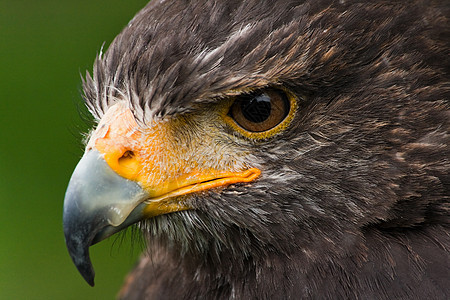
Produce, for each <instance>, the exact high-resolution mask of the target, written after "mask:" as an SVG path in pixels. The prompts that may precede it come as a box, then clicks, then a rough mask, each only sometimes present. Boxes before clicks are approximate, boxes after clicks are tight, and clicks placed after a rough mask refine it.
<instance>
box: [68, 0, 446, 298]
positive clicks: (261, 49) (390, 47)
mask: <svg viewBox="0 0 450 300" xmlns="http://www.w3.org/2000/svg"><path fill="white" fill-rule="evenodd" d="M448 18H449V5H448V2H447V1H370V2H367V1H260V0H258V1H253V0H246V1H211V0H208V1H206V0H205V1H151V2H150V3H149V4H148V5H147V6H146V7H145V8H144V9H143V10H142V11H141V12H139V13H138V14H137V15H136V17H135V18H134V19H133V20H132V21H131V22H130V23H129V25H128V26H127V27H126V28H125V29H124V30H123V31H122V33H120V34H119V35H118V36H117V38H116V39H115V40H114V41H113V43H112V44H111V45H110V47H109V49H108V50H107V51H106V52H105V53H104V54H101V55H99V57H98V59H97V60H96V62H95V67H94V72H93V75H92V76H90V75H88V76H87V78H86V80H85V82H84V97H85V100H86V103H87V105H88V107H89V108H90V111H91V112H92V113H93V115H94V116H95V118H96V119H97V120H100V119H102V117H103V115H104V114H105V113H106V111H107V109H108V107H111V106H112V105H113V104H114V103H116V102H117V101H125V102H126V103H127V105H128V106H129V107H130V108H131V110H132V112H133V114H134V116H135V118H136V120H137V122H138V123H139V124H140V125H141V126H142V127H143V128H146V127H151V126H152V125H151V124H153V123H152V122H157V121H158V120H161V119H164V120H166V119H174V118H179V117H180V116H185V115H189V116H191V115H193V116H194V117H193V118H194V120H195V115H196V114H197V113H198V112H201V111H202V110H208V109H210V110H211V109H212V107H215V105H219V103H222V102H223V101H225V100H226V99H229V98H230V97H232V96H234V95H237V94H241V93H247V92H249V91H255V90H264V89H265V88H267V87H271V88H276V89H283V90H284V89H286V90H288V91H289V92H290V93H292V94H294V95H295V97H296V99H297V100H298V109H297V113H296V114H295V116H294V119H293V120H292V122H291V123H290V124H289V126H287V127H286V128H285V129H283V130H281V131H280V132H278V133H276V134H275V135H273V136H271V137H268V138H265V139H262V140H252V139H251V138H246V137H243V136H240V135H239V134H238V133H236V132H233V130H232V129H230V128H228V127H226V126H222V125H220V124H219V125H217V124H215V125H211V126H213V127H211V128H216V127H214V126H217V127H218V128H220V130H221V132H223V136H227V137H228V138H226V139H225V138H221V137H222V136H221V137H220V138H219V137H217V138H216V139H215V141H216V142H215V143H216V144H220V147H223V148H227V147H233V149H238V150H239V151H238V152H236V155H237V156H239V155H240V153H241V151H242V153H244V152H245V153H246V154H245V155H246V156H245V158H243V161H244V164H247V163H248V164H250V165H252V166H255V165H256V166H257V167H258V168H259V169H260V170H261V175H260V177H259V178H258V179H257V180H256V181H254V182H251V183H248V184H237V185H231V186H228V187H227V188H226V189H220V190H211V191H208V192H204V193H197V194H190V195H188V196H185V198H183V199H184V200H183V201H185V203H188V206H189V207H191V208H192V209H188V210H183V211H178V212H173V213H169V214H163V215H159V216H156V217H153V218H149V219H147V220H143V221H142V222H141V223H140V224H141V225H140V226H141V228H142V231H143V234H144V236H145V237H146V238H147V240H148V251H147V252H146V253H145V254H144V255H143V256H142V259H141V261H140V262H139V264H138V266H137V267H136V269H135V270H134V271H133V272H132V273H131V274H130V275H129V276H128V278H127V280H126V285H125V287H124V288H123V289H122V291H121V294H120V297H122V298H124V299H300V298H312V299H427V298H429V299H448V298H449V297H450V290H449V286H450V281H449V278H450V273H449V266H450V262H449V247H450V237H449V227H448V226H449V220H450V219H449V188H450V186H449V184H450V179H449V167H450V164H449V157H450V151H449V141H450V135H449V121H450V111H449V86H450V81H449V67H450V63H449V62H450V58H449V57H450V56H449V54H450V51H449V49H450V47H449V40H450V39H449V36H450V32H449V28H450V27H449V22H448ZM224 99H225V100H224ZM189 124H190V126H191V127H189V129H186V131H183V132H180V133H179V137H181V136H182V135H183V136H188V137H189V138H188V139H187V141H188V142H186V143H185V144H183V146H181V144H176V143H177V142H174V145H177V146H176V147H186V149H187V150H186V151H191V150H192V151H193V152H195V149H191V148H190V146H189V143H190V142H189V141H192V140H201V139H202V135H201V134H197V133H196V132H197V131H196V130H197V129H196V126H197V127H200V126H199V125H198V124H199V123H195V121H194V122H192V123H189ZM186 128H187V127H186ZM174 134H175V136H178V135H177V133H174ZM180 139H181V138H180ZM175 141H178V140H177V139H175ZM233 151H235V150H233ZM236 151H237V150H236ZM211 153H214V151H212V152H211ZM208 155H211V154H210V153H209V154H208ZM192 157H193V156H192ZM239 157H240V156H239ZM242 157H244V156H242ZM217 160H219V158H217ZM66 238H67V236H66Z"/></svg>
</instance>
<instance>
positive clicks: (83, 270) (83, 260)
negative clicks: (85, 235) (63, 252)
mask: <svg viewBox="0 0 450 300" xmlns="http://www.w3.org/2000/svg"><path fill="white" fill-rule="evenodd" d="M83 244H84V245H89V244H85V243H77V242H76V241H74V240H66V245H67V249H68V250H69V254H70V257H71V258H72V261H73V263H74V264H75V266H76V267H77V269H78V272H80V274H81V276H83V278H84V280H86V282H87V283H88V284H89V285H90V286H94V277H95V272H94V268H93V267H92V263H91V259H90V257H89V246H84V245H83Z"/></svg>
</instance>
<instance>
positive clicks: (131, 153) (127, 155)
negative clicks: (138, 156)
mask: <svg viewBox="0 0 450 300" xmlns="http://www.w3.org/2000/svg"><path fill="white" fill-rule="evenodd" d="M133 156H134V152H133V151H130V150H127V151H125V153H124V154H123V155H122V157H121V158H132V157H133Z"/></svg>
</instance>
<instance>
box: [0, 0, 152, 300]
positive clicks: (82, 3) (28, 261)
mask: <svg viewBox="0 0 450 300" xmlns="http://www.w3.org/2000/svg"><path fill="white" fill-rule="evenodd" d="M146 2H147V1H144V0H109V1H99V0H76V1H74V0H70V1H69V0H51V1H50V0H40V1H32V0H28V1H24V0H2V1H0V66H1V71H0V87H1V92H0V204H1V205H0V299H114V297H115V296H116V295H117V292H118V290H119V288H120V286H121V285H122V282H123V280H124V277H125V275H126V274H127V272H128V271H129V270H130V269H131V268H132V266H133V265H134V263H135V261H136V258H137V256H138V254H139V253H138V252H139V251H138V250H133V248H132V246H130V244H131V243H130V238H129V237H125V238H124V239H123V242H122V241H119V242H117V239H114V237H113V238H112V239H111V238H110V239H109V240H108V241H105V242H103V243H100V244H99V245H96V246H94V247H92V248H91V258H92V261H93V264H94V268H95V270H96V286H95V287H94V288H92V287H90V286H89V285H88V284H87V283H86V282H84V280H83V279H82V278H81V276H80V275H79V274H78V272H77V270H76V268H75V266H74V265H73V264H72V261H71V260H70V257H69V255H68V253H67V251H66V247H65V243H64V236H63V230H62V206H63V199H64V193H65V189H66V185H67V183H68V181H69V178H70V175H71V173H72V171H73V169H74V167H75V165H76V163H77V161H78V160H79V158H80V157H81V155H82V152H83V146H82V143H81V139H82V133H84V132H86V131H87V129H88V126H89V124H88V123H89V122H86V121H83V119H82V118H81V117H80V112H79V107H82V105H81V104H80V103H81V97H80V95H79V94H80V89H81V80H80V73H83V74H84V73H85V70H92V64H93V61H94V58H95V55H96V53H97V52H98V51H99V49H100V47H101V45H102V44H103V43H105V47H107V46H108V45H109V43H110V42H111V41H112V40H113V38H114V36H115V35H116V34H118V33H119V32H120V30H121V29H122V28H123V27H124V26H126V24H127V23H128V21H129V20H130V19H131V18H132V17H133V15H134V14H135V13H136V12H137V11H138V10H139V9H141V8H142V7H144V6H145V4H146Z"/></svg>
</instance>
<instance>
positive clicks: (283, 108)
mask: <svg viewBox="0 0 450 300" xmlns="http://www.w3.org/2000/svg"><path fill="white" fill-rule="evenodd" d="M296 109H297V101H296V98H295V97H294V96H293V95H292V94H291V93H289V92H288V91H285V90H282V89H276V88H266V89H262V90H257V91H254V92H251V93H245V94H241V95H238V96H235V97H234V98H233V101H232V103H231V104H230V105H229V106H228V113H227V114H226V116H225V117H224V119H225V121H226V122H227V123H228V124H229V125H231V127H232V128H233V129H235V130H236V131H238V132H239V133H241V134H243V135H244V136H246V137H248V138H251V139H265V138H268V137H270V136H272V135H274V134H276V133H278V132H280V131H281V130H283V129H285V128H286V127H287V126H288V125H289V123H290V122H291V121H292V119H293V117H294V115H295V112H296Z"/></svg>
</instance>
